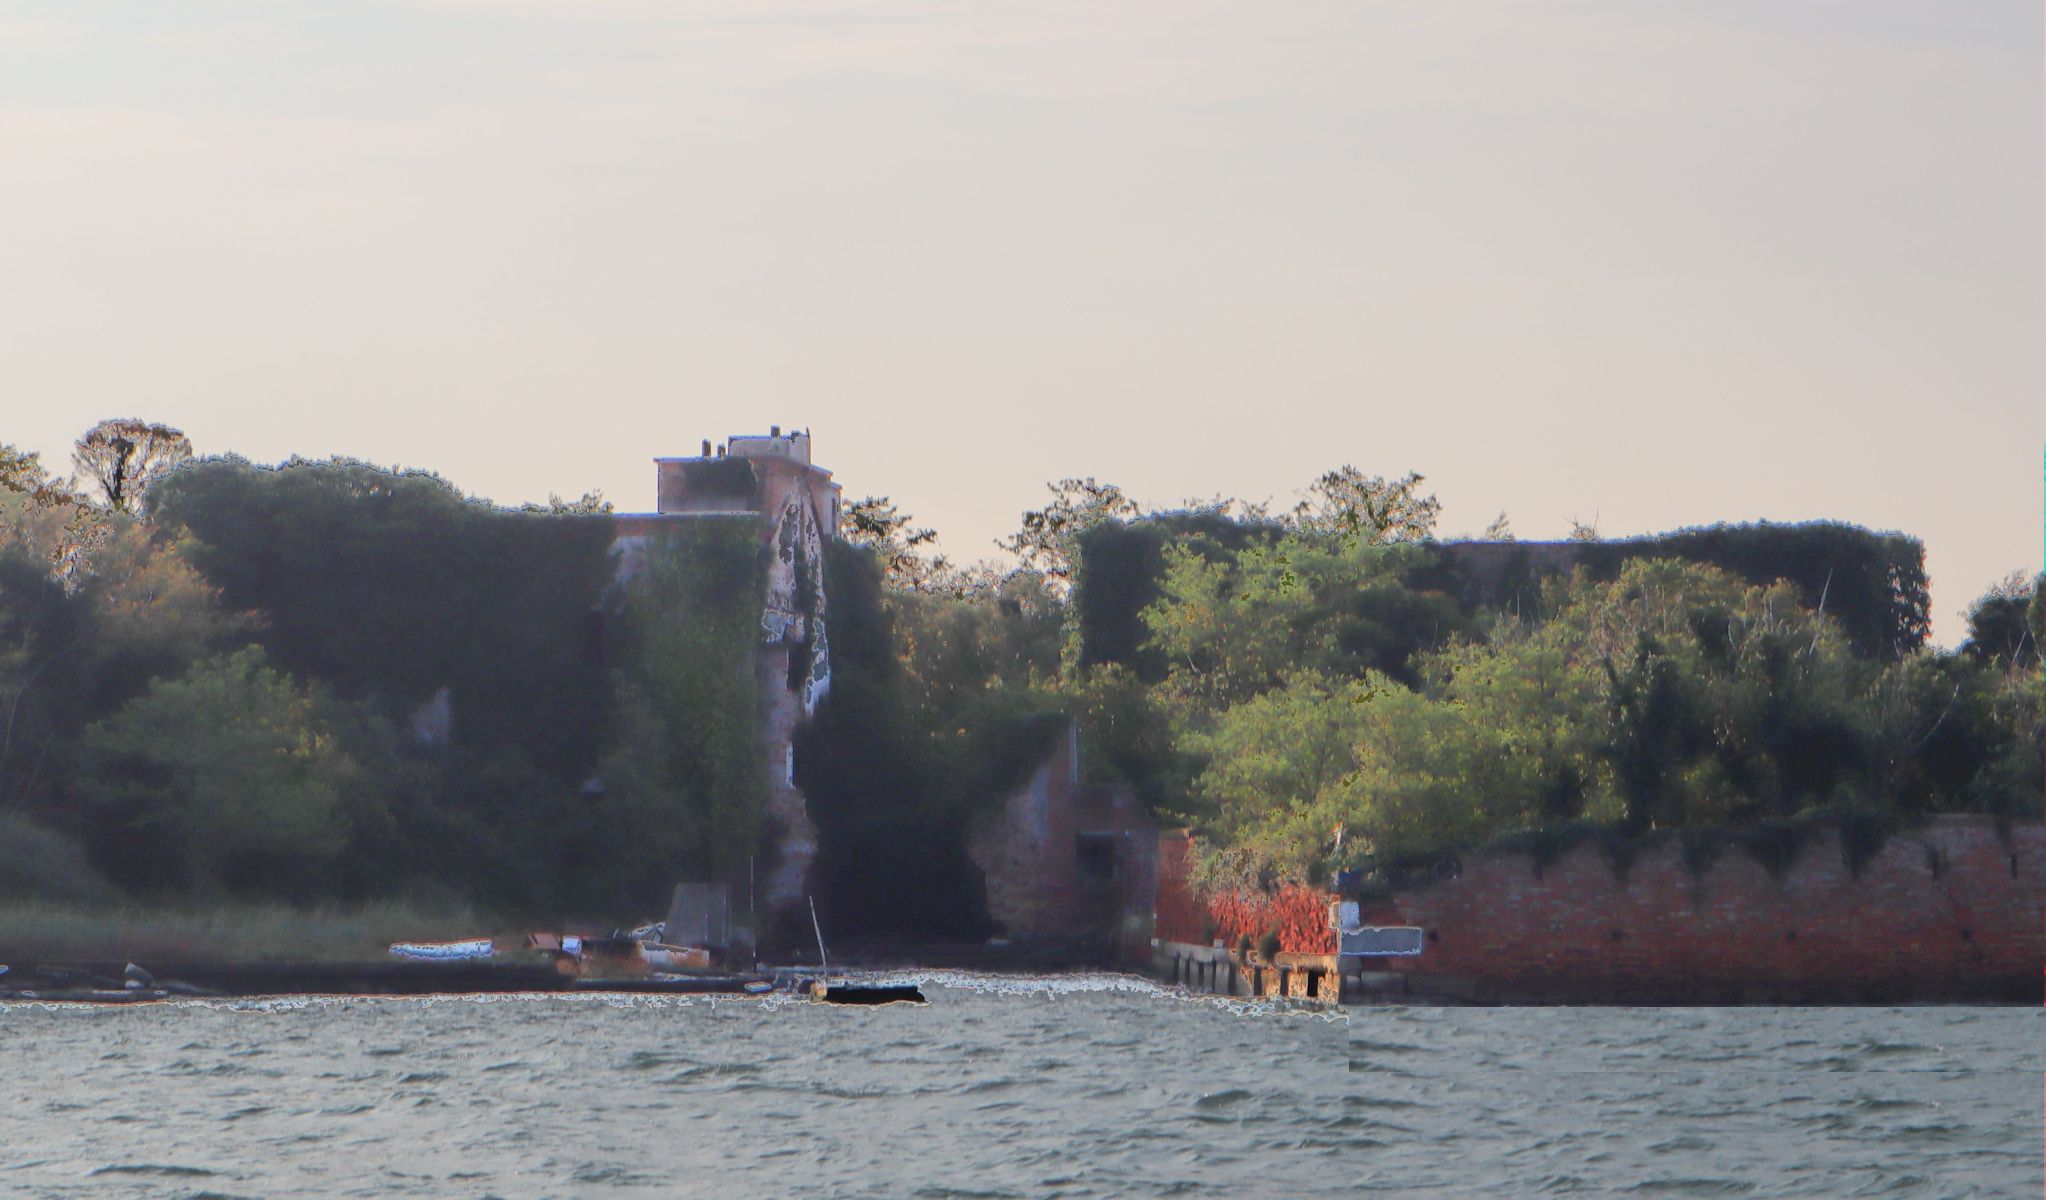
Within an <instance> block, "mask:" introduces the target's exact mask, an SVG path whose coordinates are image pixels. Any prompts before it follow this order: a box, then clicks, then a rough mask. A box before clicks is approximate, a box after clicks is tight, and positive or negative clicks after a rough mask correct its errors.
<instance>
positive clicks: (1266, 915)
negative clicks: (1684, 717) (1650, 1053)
mask: <svg viewBox="0 0 2046 1200" xmlns="http://www.w3.org/2000/svg"><path fill="white" fill-rule="evenodd" d="M1175 853H1176V854H1177V855H1178V858H1177V859H1176V860H1175V859H1174V858H1173V855H1174V854H1175ZM1184 854H1185V851H1184V847H1183V846H1181V847H1180V848H1178V849H1177V851H1175V850H1174V848H1173V847H1171V846H1170V845H1161V847H1160V866H1161V870H1160V881H1159V901H1158V914H1159V937H1161V938H1170V939H1171V940H1176V941H1195V942H1198V941H1200V940H1201V939H1200V936H1199V935H1200V933H1201V932H1202V930H1201V928H1200V922H1201V919H1202V917H1201V915H1200V909H1199V908H1198V906H1195V907H1193V908H1192V909H1191V911H1189V909H1188V906H1189V904H1190V903H1191V901H1190V898H1189V897H1187V896H1186V894H1185V891H1184V878H1185V873H1184V867H1183V862H1184ZM1172 861H1177V862H1179V863H1180V864H1182V865H1181V866H1180V869H1179V871H1178V873H1177V874H1176V875H1175V874H1172V873H1170V872H1168V871H1167V870H1166V869H1165V866H1166V864H1167V863H1168V862H1172ZM1935 862H1936V863H1937V866H1936V867H1935ZM1312 896H1313V893H1311V892H1307V891H1306V890H1305V889H1301V890H1300V891H1299V892H1297V893H1294V894H1290V895H1285V894H1282V895H1281V896H1279V897H1273V898H1270V899H1269V900H1265V901H1263V902H1262V904H1261V905H1260V904H1259V903H1258V902H1255V901H1249V900H1245V899H1243V898H1232V897H1218V898H1216V899H1215V900H1212V901H1211V902H1210V903H1209V904H1208V906H1207V915H1208V916H1211V917H1213V918H1214V919H1215V920H1216V922H1217V924H1219V925H1226V927H1227V930H1228V931H1227V932H1224V933H1220V934H1218V935H1217V936H1221V937H1224V938H1226V939H1229V940H1230V941H1232V942H1233V940H1234V938H1235V936H1236V933H1237V932H1239V931H1241V930H1242V929H1243V928H1245V927H1246V926H1250V927H1252V928H1251V930H1250V931H1251V933H1252V936H1253V937H1255V936H1256V935H1257V934H1258V933H1260V932H1262V931H1263V928H1264V927H1266V926H1268V924H1269V923H1270V922H1271V920H1272V918H1273V917H1275V916H1276V917H1279V918H1280V923H1281V924H1282V926H1283V927H1284V928H1285V929H1286V930H1287V933H1286V935H1284V940H1285V941H1286V946H1285V948H1286V949H1288V950H1293V949H1301V950H1312V949H1316V948H1317V947H1316V946H1315V945H1312V944H1309V943H1310V942H1311V941H1312V939H1311V938H1310V937H1309V936H1308V935H1307V929H1306V926H1305V922H1306V920H1307V919H1308V918H1309V916H1310V915H1311V914H1310V909H1312V908H1314V907H1315V905H1314V904H1310V903H1309V897H1312ZM1314 900H1315V901H1316V902H1317V903H1318V904H1319V905H1321V906H1323V907H1321V908H1320V914H1319V915H1320V916H1321V919H1323V920H1324V921H1325V920H1326V916H1325V914H1326V908H1325V905H1326V900H1325V899H1323V898H1320V897H1314ZM2042 901H2046V827H2042V826H2039V825H2023V826H2019V827H2018V828H2016V829H2014V830H2012V831H2011V836H2010V840H2009V842H2008V843H2006V842H2005V841H2004V839H2002V838H2000V837H1999V836H1998V835H1997V833H1996V830H1995V828H1994V826H1993V825H1992V824H1991V823H1990V822H1989V821H1988V820H1987V819H1984V818H1972V817H1943V818H1936V819H1934V820H1933V822H1932V823H1931V824H1930V825H1928V826H1927V827H1925V828H1923V829H1920V830H1915V831H1911V832H1907V833H1904V834H1901V835H1899V836H1897V837H1895V838H1892V839H1891V840H1890V842H1889V843H1888V844H1887V845H1886V846H1884V848H1883V849H1882V851H1881V852H1880V853H1879V854H1877V856H1876V857H1875V858H1874V859H1873V860H1871V861H1870V862H1869V863H1868V864H1867V865H1866V866H1865V867H1864V868H1863V870H1862V874H1861V877H1860V878H1859V879H1856V878H1854V877H1853V876H1852V875H1851V874H1850V873H1849V872H1848V869H1847V865H1846V862H1845V861H1844V859H1843V857H1842V855H1841V853H1840V846H1839V842H1838V839H1837V838H1836V837H1834V836H1833V835H1832V834H1830V833H1827V834H1825V835H1823V836H1820V837H1817V838H1814V839H1813V840H1812V842H1811V843H1809V844H1808V845H1806V846H1805V847H1804V849H1803V851H1802V852H1801V853H1800V854H1799V855H1798V857H1797V860H1796V862H1795V863H1794V864H1793V865H1792V867H1791V868H1790V869H1789V870H1788V871H1787V872H1785V874H1784V876H1783V877H1782V878H1781V879H1777V878H1773V877H1771V876H1770V875H1769V873H1768V872H1767V871H1766V870H1764V869H1763V868H1762V866H1761V865H1760V864H1758V863H1756V862H1755V861H1754V860H1753V859H1752V858H1750V857H1749V856H1748V855H1747V854H1745V853H1743V852H1742V851H1740V850H1737V849H1728V850H1726V851H1724V852H1722V853H1721V854H1720V855H1719V857H1718V858H1717V859H1716V860H1715V861H1714V862H1713V864H1712V865H1711V867H1710V868H1709V869H1707V870H1706V871H1704V872H1703V873H1701V874H1699V875H1696V876H1694V875H1693V874H1692V873H1691V872H1690V871H1689V870H1688V869H1687V868H1686V867H1685V866H1684V863H1683V860H1682V854H1681V850H1680V848H1679V847H1678V846H1677V845H1676V843H1675V842H1674V841H1671V842H1669V843H1667V844H1665V845H1662V846H1659V847H1656V848H1653V849H1650V850H1647V851H1644V852H1643V853H1642V854H1641V855H1640V857H1638V858H1637V859H1636V860H1635V861H1634V863H1633V864H1632V866H1631V868H1630V870H1629V871H1628V873H1627V876H1626V878H1625V879H1620V878H1617V877H1616V876H1615V875H1614V872H1613V870H1612V868H1611V866H1610V865H1609V864H1608V863H1607V861H1606V859H1605V858H1604V856H1603V855H1602V854H1600V852H1599V851H1598V849H1597V848H1596V847H1594V846H1590V845H1584V846H1580V847H1578V848H1577V849H1575V850H1573V851H1571V852H1570V853H1568V854H1566V855H1564V856H1563V857H1562V858H1561V859H1560V860H1558V861H1556V862H1553V863H1550V864H1548V865H1547V866H1546V867H1545V868H1544V869H1543V870H1542V872H1541V874H1540V875H1539V876H1537V875H1536V873H1535V869H1534V862H1533V860H1532V859H1531V858H1530V857H1529V856H1527V855H1525V854H1499V855H1493V856H1488V857H1482V858H1473V859H1471V860H1470V861H1468V862H1466V863H1465V864H1464V865H1463V872H1462V874H1461V875H1460V876H1458V877H1455V878H1451V879H1444V880H1440V881H1437V882H1435V883H1433V884H1430V885H1428V886H1425V887H1421V888H1416V889H1414V890H1411V891H1404V892H1400V893H1398V894H1396V895H1395V896H1394V897H1393V898H1392V899H1391V900H1390V901H1386V902H1383V903H1380V904H1377V905H1373V906H1367V908H1366V909H1365V911H1364V913H1363V917H1364V921H1365V923H1366V924H1376V925H1418V926H1420V927H1421V928H1423V929H1425V930H1427V931H1428V934H1427V941H1426V942H1425V944H1424V949H1423V952H1422V953H1421V955H1420V956H1419V957H1416V958H1394V959H1384V960H1377V961H1376V962H1375V963H1374V969H1380V970H1388V971H1407V972H1422V973H1428V974H1433V975H1445V976H1459V977H1466V978H1469V979H1472V980H1475V981H1477V984H1478V991H1479V993H1480V994H1481V995H1483V994H1492V995H1508V994H1528V995H1535V994H1541V993H1543V992H1553V993H1559V994H1560V993H1565V992H1567V993H1572V994H1577V995H1587V994H1605V995H1610V996H1614V997H1622V996H1625V995H1628V994H1649V993H1654V994H1657V995H1662V996H1669V995H1695V996H1696V997H1697V998H1698V999H1699V1000H1700V1001H1701V1002H1706V1001H1711V1000H1714V999H1716V998H1718V993H1717V992H1716V991H1715V989H1728V990H1731V989H1739V988H1747V989H1750V990H1751V991H1752V989H1754V988H1757V987H1760V988H1763V989H1765V990H1766V989H1768V988H1770V987H1779V988H1782V989H1786V993H1785V994H1786V995H1788V994H1790V992H1789V989H1797V988H1802V989H1805V990H1807V991H1826V990H1830V991H1832V992H1836V993H1839V994H1853V993H1854V991H1855V989H1857V988H1885V987H1888V988H1901V989H1904V990H1906V991H1909V992H1911V993H1914V994H1920V995H1928V996H1937V995H1958V994H1966V993H1970V992H1972V991H1979V990H1980V989H1982V988H1983V987H1985V986H1987V985H1991V984H1994V983H1997V982H1999V981H2021V980H2029V981H2031V983H2033V984H2037V983H2038V982H2039V980H2040V977H2041V969H2042V964H2046V908H2042ZM1168 929H1169V930H1170V932H1168ZM1189 935H1190V936H1189ZM1296 937H1297V938H1298V939H1299V944H1297V945H1296V943H1295V938H1296Z"/></svg>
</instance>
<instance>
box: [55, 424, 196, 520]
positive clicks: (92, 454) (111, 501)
mask: <svg viewBox="0 0 2046 1200" xmlns="http://www.w3.org/2000/svg"><path fill="white" fill-rule="evenodd" d="M190 457H192V441H191V439H190V438H187V437H186V436H185V435H184V433H183V432H182V431H180V430H176V429H172V428H171V427H170V426H168V425H155V424H151V423H150V422H147V421H141V420H137V419H135V418H132V417H126V418H119V419H116V420H111V421H101V422H100V423H99V424H97V425H95V426H93V427H92V428H91V429H88V430H86V431H85V436H83V437H81V438H79V439H78V444H77V446H76V447H75V448H74V449H73V450H72V452H71V461H72V462H73V463H74V464H76V465H77V467H78V470H79V471H80V472H81V473H82V474H84V475H85V477H86V478H87V479H89V480H91V481H92V482H93V483H95V484H97V485H99V490H100V495H101V496H102V497H103V498H104V499H105V500H106V507H107V508H108V509H110V510H112V511H114V512H140V511H142V508H143V503H144V497H145V496H146V494H147V493H148V491H149V486H150V485H151V484H153V483H155V482H156V481H157V480H158V479H161V478H163V476H164V475H165V474H166V473H167V472H169V471H170V469H171V468H173V467H175V466H177V465H178V464H179V463H181V462H184V461H185V460H186V459H188V458H190Z"/></svg>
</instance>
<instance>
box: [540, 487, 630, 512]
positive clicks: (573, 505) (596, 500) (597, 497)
mask: <svg viewBox="0 0 2046 1200" xmlns="http://www.w3.org/2000/svg"><path fill="white" fill-rule="evenodd" d="M519 511H520V512H529V513H546V514H548V515H550V516H556V517H601V516H606V515H608V514H609V513H610V512H611V511H612V505H611V502H610V501H609V500H606V499H604V493H603V491H602V490H600V489H596V488H592V489H591V490H589V491H587V492H584V493H583V494H582V495H581V496H580V497H578V498H577V499H574V500H563V499H562V498H561V497H560V496H558V495H556V494H555V493H553V492H549V493H547V503H545V504H522V505H520V506H519Z"/></svg>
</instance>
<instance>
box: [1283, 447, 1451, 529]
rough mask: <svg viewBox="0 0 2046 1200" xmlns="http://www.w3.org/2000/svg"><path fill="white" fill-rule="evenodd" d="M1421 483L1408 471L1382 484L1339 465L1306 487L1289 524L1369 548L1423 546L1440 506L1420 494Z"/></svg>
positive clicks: (1428, 496) (1383, 481)
mask: <svg viewBox="0 0 2046 1200" xmlns="http://www.w3.org/2000/svg"><path fill="white" fill-rule="evenodd" d="M1422 479H1423V477H1422V476H1421V475H1420V474H1418V473H1415V472H1411V471H1410V472H1408V473H1407V474H1406V476H1405V477H1404V478H1401V479H1395V480H1393V481H1391V482H1390V483H1388V482H1387V481H1386V480H1384V479H1383V478H1381V477H1379V476H1376V475H1368V476H1367V475H1365V474H1364V473H1363V472H1361V471H1359V470H1357V468H1355V467H1353V466H1350V465H1349V464H1348V463H1345V464H1344V465H1342V466H1340V467H1337V468H1336V469H1335V470H1333V471H1330V472H1329V473H1327V474H1326V475H1323V476H1322V477H1321V478H1319V479H1317V480H1315V481H1314V482H1313V483H1312V484H1311V485H1309V486H1308V489H1307V497H1306V498H1305V499H1303V500H1302V501H1301V502H1300V503H1299V504H1298V505H1296V506H1294V509H1293V513H1292V517H1291V520H1290V522H1289V523H1290V524H1291V525H1293V526H1294V527H1295V528H1297V529H1301V530H1304V531H1306V532H1309V533H1335V534H1342V535H1344V536H1355V537H1360V538H1362V539H1363V540H1364V541H1366V542H1369V543H1372V544H1377V543H1380V542H1420V541H1426V540H1427V539H1429V538H1431V537H1433V536H1434V535H1435V519H1436V517H1437V516H1438V515H1440V513H1441V511H1442V504H1441V502H1440V501H1438V500H1436V499H1435V497H1434V496H1433V495H1432V494H1429V495H1424V494H1422V492H1421V490H1420V489H1421V483H1422Z"/></svg>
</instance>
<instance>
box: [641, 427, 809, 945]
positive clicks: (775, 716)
mask: <svg viewBox="0 0 2046 1200" xmlns="http://www.w3.org/2000/svg"><path fill="white" fill-rule="evenodd" d="M654 465H655V470H656V472H657V500H656V502H655V511H654V512H651V513H631V514H621V515H618V516H616V517H614V518H613V520H614V522H615V528H616V534H615V537H614V541H613V553H614V555H616V557H617V559H618V574H617V581H618V583H619V584H621V585H626V586H629V585H630V583H631V581H632V579H633V578H634V577H635V576H636V575H638V574H639V573H640V572H641V571H642V570H643V569H644V566H645V562H646V554H647V539H648V538H649V537H650V536H652V535H654V534H655V533H657V532H659V531H660V530H661V529H662V528H663V527H667V526H670V525H671V524H672V523H674V522H680V521H702V520H737V521H747V522H751V523H753V524H754V525H755V526H756V527H757V529H758V536H759V537H760V540H761V543H762V544H763V545H765V546H767V547H768V548H769V551H770V557H769V560H768V567H767V581H766V587H765V589H764V594H763V595H762V597H761V609H760V639H759V642H758V646H757V649H756V652H755V654H754V660H753V669H754V682H755V684H756V685H757V693H758V695H759V696H760V704H761V718H762V720H761V727H762V729H761V733H762V737H761V741H762V755H763V760H764V761H763V762H762V764H761V766H762V770H763V771H764V772H765V773H766V777H767V785H768V790H767V816H768V819H769V821H770V823H771V824H772V826H773V827H774V828H775V829H776V830H777V831H778V834H779V842H778V844H777V850H778V854H777V855H776V862H775V865H774V867H773V869H772V870H771V871H770V872H768V874H767V875H765V876H763V877H761V878H760V879H758V880H757V881H756V882H757V886H758V887H759V889H760V891H759V899H760V901H761V902H762V903H763V904H764V905H765V906H766V907H768V908H770V909H772V908H776V907H780V906H784V905H788V904H793V903H797V902H800V901H801V900H802V898H803V896H804V894H805V892H806V890H807V887H806V882H807V877H808V875H809V870H810V864H811V862H812V861H813V860H814V859H815V858H816V857H817V826H816V824H815V822H813V821H812V820H811V819H810V814H809V810H808V807H807V805H806V804H805V802H804V798H803V794H802V792H801V791H800V790H799V789H797V787H796V784H795V732H796V728H797V726H799V725H800V724H801V723H802V722H803V721H804V720H805V719H806V718H807V717H809V716H810V715H811V714H812V713H814V712H815V711H816V709H817V705H818V703H819V702H821V701H822V700H823V699H824V697H825V695H826V694H828V693H829V692H830V690H831V651H830V641H829V638H828V635H827V633H826V607H827V606H826V599H825V594H824V541H825V539H827V538H836V537H837V536H838V523H839V512H840V507H841V499H840V488H839V485H838V484H837V483H835V482H833V481H832V478H831V472H829V471H826V470H824V469H823V468H821V467H818V466H816V465H815V464H814V463H812V462H811V461H810V435H809V434H808V433H807V432H803V433H796V432H790V433H783V432H782V431H781V428H780V427H779V426H776V427H774V428H773V429H772V430H770V431H769V433H768V434H766V435H765V436H759V435H747V436H736V437H732V438H729V439H727V440H726V443H725V444H724V445H722V446H719V447H717V448H716V449H715V451H713V449H712V446H711V444H710V443H709V442H708V441H706V442H704V443H703V453H702V454H701V455H699V456H696V457H693V458H657V459H655V460H654Z"/></svg>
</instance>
